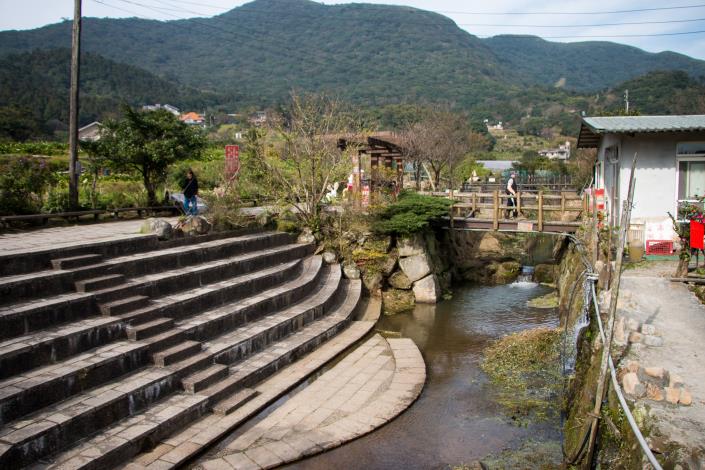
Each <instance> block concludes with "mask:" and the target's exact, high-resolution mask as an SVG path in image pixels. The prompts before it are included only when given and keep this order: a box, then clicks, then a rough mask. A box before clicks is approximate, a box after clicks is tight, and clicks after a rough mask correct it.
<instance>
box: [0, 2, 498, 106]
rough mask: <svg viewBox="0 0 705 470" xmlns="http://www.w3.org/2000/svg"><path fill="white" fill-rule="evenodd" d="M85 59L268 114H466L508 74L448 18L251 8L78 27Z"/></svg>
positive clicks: (12, 38)
mask: <svg viewBox="0 0 705 470" xmlns="http://www.w3.org/2000/svg"><path fill="white" fill-rule="evenodd" d="M83 31H84V33H83V40H84V42H83V44H84V48H85V50H87V51H90V52H94V53H98V54H101V55H103V56H105V57H107V58H110V59H112V60H116V61H118V62H122V63H129V64H132V65H136V66H139V67H141V68H144V69H145V70H149V71H151V72H154V73H156V74H158V75H160V76H162V77H168V78H178V80H180V81H181V82H182V83H185V84H188V85H191V86H198V87H200V88H202V89H209V90H217V91H218V92H222V93H228V94H231V95H232V96H233V98H234V99H235V100H238V101H240V102H241V103H242V104H257V105H260V106H262V105H267V104H275V103H277V102H279V101H281V100H282V98H284V97H286V95H288V93H289V92H290V91H291V90H292V88H297V89H302V90H316V91H321V90H325V91H330V92H333V93H336V94H339V95H342V96H343V97H347V98H350V99H354V100H355V101H357V102H365V103H380V102H384V103H395V102H404V101H422V100H430V101H437V100H446V101H450V100H452V101H456V102H460V103H464V104H465V105H469V104H474V103H477V102H478V101H480V100H482V99H484V98H485V97H486V96H487V95H495V96H497V95H498V94H500V93H503V92H504V91H505V90H504V89H505V88H507V87H508V86H509V81H508V80H507V75H508V71H507V70H505V69H503V68H502V67H500V66H499V65H498V64H497V61H496V59H495V57H494V55H493V54H492V52H491V51H490V50H489V49H488V48H487V47H486V46H484V45H483V43H482V41H480V40H479V39H478V38H476V37H474V36H472V35H470V34H467V33H466V32H464V31H462V30H461V29H459V28H458V27H457V26H455V24H454V23H453V22H452V21H451V20H450V19H448V18H446V17H444V16H441V15H438V14H434V13H429V12H425V11H422V10H417V9H413V8H408V7H397V6H385V5H364V4H350V5H333V6H326V5H321V4H318V3H315V2H311V1H308V0H257V1H255V2H252V3H249V4H247V5H244V6H242V7H239V8H235V9H234V10H231V11H229V12H227V13H225V14H223V15H220V16H216V17H214V18H209V19H190V20H183V21H170V22H159V21H146V20H138V19H121V20H113V19H94V18H88V19H85V20H84V22H83ZM69 41H70V23H69V22H64V23H59V24H55V25H50V26H47V27H44V28H39V29H35V30H31V31H21V32H17V31H8V32H2V33H0V54H2V53H3V52H11V51H12V52H17V51H22V50H25V51H26V50H32V49H34V48H46V47H49V46H52V47H54V46H55V45H56V44H67V45H68V44H69Z"/></svg>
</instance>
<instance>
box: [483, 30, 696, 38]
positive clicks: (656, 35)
mask: <svg viewBox="0 0 705 470" xmlns="http://www.w3.org/2000/svg"><path fill="white" fill-rule="evenodd" d="M702 33H705V30H701V31H683V32H680V33H650V34H594V35H576V36H541V38H542V39H580V38H593V39H594V38H651V37H658V36H685V35H688V34H702ZM511 36H514V37H525V38H536V37H539V36H535V35H531V34H511ZM478 37H479V38H483V39H486V38H491V37H493V36H478Z"/></svg>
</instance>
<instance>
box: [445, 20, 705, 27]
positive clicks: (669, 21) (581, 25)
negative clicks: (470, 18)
mask: <svg viewBox="0 0 705 470" xmlns="http://www.w3.org/2000/svg"><path fill="white" fill-rule="evenodd" d="M696 21H705V18H693V19H689V20H663V21H625V22H623V23H593V24H514V23H512V24H507V23H503V24H490V23H456V24H457V25H458V26H494V27H512V28H595V27H600V26H633V25H644V24H671V23H693V22H696Z"/></svg>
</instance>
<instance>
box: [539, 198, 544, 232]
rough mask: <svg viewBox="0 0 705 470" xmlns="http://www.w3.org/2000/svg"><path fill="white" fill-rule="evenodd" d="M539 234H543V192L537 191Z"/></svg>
mask: <svg viewBox="0 0 705 470" xmlns="http://www.w3.org/2000/svg"><path fill="white" fill-rule="evenodd" d="M538 205H539V232H543V191H539V201H538Z"/></svg>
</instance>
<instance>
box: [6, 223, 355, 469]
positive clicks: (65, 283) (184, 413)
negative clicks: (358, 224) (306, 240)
mask: <svg viewBox="0 0 705 470" xmlns="http://www.w3.org/2000/svg"><path fill="white" fill-rule="evenodd" d="M134 243H135V244H140V245H139V246H134V245H130V244H129V243H128V242H127V241H125V240H121V241H119V242H115V243H114V244H112V245H111V244H110V243H108V244H107V245H105V244H104V245H102V246H100V247H91V246H87V247H76V248H75V249H70V250H67V249H62V250H61V251H58V250H57V251H56V252H51V251H48V252H46V253H43V254H42V256H30V257H29V258H28V260H29V267H28V264H27V263H23V260H17V259H9V260H7V261H8V263H7V264H6V267H5V268H3V270H2V271H0V274H2V277H0V294H1V295H0V468H13V469H14V468H22V467H27V466H31V467H32V468H76V469H78V468H81V469H83V468H85V469H93V468H105V467H113V466H116V465H118V464H121V463H124V462H125V461H126V460H128V459H129V458H131V457H132V456H134V455H136V454H137V453H139V452H142V451H144V450H147V449H149V448H150V447H152V446H153V445H154V444H155V443H156V442H158V441H159V440H161V439H164V438H166V437H168V436H169V435H171V434H173V433H174V432H175V431H178V430H180V429H182V428H183V427H184V426H186V425H188V424H189V423H191V422H192V421H194V420H196V419H199V418H201V417H203V416H204V415H207V414H209V413H218V414H228V413H230V412H232V411H233V410H235V409H237V408H238V407H239V406H240V405H242V404H243V403H245V402H247V400H249V399H250V398H252V396H253V394H254V392H253V391H252V390H251V387H253V386H254V385H256V384H257V383H258V382H260V381H262V380H263V379H265V378H267V377H268V376H270V375H271V374H273V373H275V372H276V371H277V370H279V369H280V368H282V367H284V366H286V365H288V364H290V363H292V362H293V361H295V360H297V359H298V358H300V357H302V356H303V355H305V354H307V353H308V352H311V351H312V350H313V349H315V348H316V347H317V346H318V345H320V344H321V343H323V342H325V341H326V340H327V339H329V338H331V337H332V336H334V335H335V334H336V333H338V332H340V331H342V330H343V329H344V328H346V326H347V325H348V324H349V323H350V321H351V320H352V316H353V314H354V311H355V309H356V307H357V305H358V301H359V298H360V289H361V286H360V282H359V281H349V280H346V279H343V278H342V275H341V270H340V267H339V266H338V265H326V264H325V263H323V262H322V259H321V257H320V256H313V255H312V253H313V249H314V247H313V246H312V245H307V244H297V243H295V241H294V239H293V238H292V237H291V236H290V235H288V234H283V233H276V232H265V233H251V234H246V235H238V236H235V235H234V234H221V235H210V236H205V237H197V238H191V239H186V240H175V241H172V242H166V243H164V242H162V243H160V242H156V241H155V240H154V239H152V238H148V239H145V238H136V239H135V241H134ZM8 266H9V267H12V268H14V269H15V270H16V272H15V273H13V272H12V271H11V270H10V269H9V268H8Z"/></svg>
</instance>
